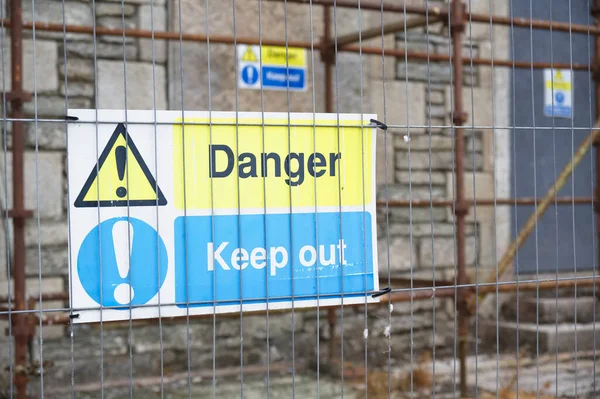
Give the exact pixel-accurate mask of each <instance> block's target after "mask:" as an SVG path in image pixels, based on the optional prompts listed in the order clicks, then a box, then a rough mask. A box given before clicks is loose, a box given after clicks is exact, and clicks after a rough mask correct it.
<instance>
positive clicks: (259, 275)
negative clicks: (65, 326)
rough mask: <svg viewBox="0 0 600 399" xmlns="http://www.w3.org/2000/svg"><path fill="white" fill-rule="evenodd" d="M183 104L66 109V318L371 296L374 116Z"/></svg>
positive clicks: (326, 302) (374, 286) (374, 281)
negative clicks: (70, 119)
mask: <svg viewBox="0 0 600 399" xmlns="http://www.w3.org/2000/svg"><path fill="white" fill-rule="evenodd" d="M96 112H97V118H96ZM185 115H186V117H185V119H182V118H181V112H179V111H157V112H156V113H155V112H154V111H131V110H128V111H127V118H125V112H124V111H116V110H98V111H96V110H70V111H69V116H74V117H77V118H78V121H77V122H75V123H70V124H69V129H68V139H69V141H68V143H69V157H68V172H69V179H68V182H69V198H70V205H69V216H70V218H71V220H74V221H76V223H71V224H70V236H71V240H70V252H71V256H70V274H71V278H70V282H71V287H70V288H71V290H70V291H71V292H72V296H71V306H72V308H73V311H74V313H76V314H77V315H78V317H77V318H76V319H74V321H75V322H77V323H84V322H96V321H99V320H100V319H102V320H104V321H110V320H128V319H129V318H133V319H140V318H154V317H158V315H159V309H160V314H161V315H162V316H163V317H172V316H183V315H186V314H190V315H194V314H206V313H211V314H212V313H213V312H216V313H227V312H240V311H255V310H265V309H267V308H268V309H286V308H291V307H292V306H293V307H297V308H298V307H310V306H317V303H318V304H319V305H320V306H331V305H340V304H342V303H343V304H351V303H365V301H367V302H373V301H377V299H374V298H372V296H371V294H372V293H373V292H374V291H377V290H378V289H379V284H378V271H377V270H378V269H377V251H376V248H377V234H376V217H375V201H374V198H375V175H374V173H375V137H376V132H375V127H374V126H372V125H370V122H369V121H370V119H372V118H373V119H375V118H376V117H375V115H363V116H362V117H361V116H360V115H355V114H340V115H337V114H316V115H314V116H313V114H290V115H288V114H287V113H265V114H264V115H263V114H261V113H238V114H237V115H236V113H226V112H212V113H211V114H209V113H207V112H191V111H190V112H188V111H186V112H185ZM155 118H156V119H155Z"/></svg>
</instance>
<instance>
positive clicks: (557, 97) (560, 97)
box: [554, 92, 565, 104]
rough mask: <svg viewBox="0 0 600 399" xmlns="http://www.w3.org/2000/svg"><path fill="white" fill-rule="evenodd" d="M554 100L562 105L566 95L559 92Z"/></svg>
mask: <svg viewBox="0 0 600 399" xmlns="http://www.w3.org/2000/svg"><path fill="white" fill-rule="evenodd" d="M554 99H555V100H556V102H557V103H559V104H561V103H562V102H563V101H565V95H564V94H563V93H561V92H558V93H556V95H554Z"/></svg>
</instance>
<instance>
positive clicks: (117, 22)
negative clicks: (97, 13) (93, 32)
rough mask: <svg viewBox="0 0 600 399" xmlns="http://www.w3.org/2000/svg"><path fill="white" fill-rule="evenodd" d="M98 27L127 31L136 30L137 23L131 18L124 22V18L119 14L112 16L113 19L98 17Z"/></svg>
mask: <svg viewBox="0 0 600 399" xmlns="http://www.w3.org/2000/svg"><path fill="white" fill-rule="evenodd" d="M96 25H97V26H100V27H104V28H109V29H119V30H121V29H123V27H124V28H125V29H133V28H135V27H136V26H135V21H134V20H133V19H131V18H125V21H123V18H122V17H121V15H120V14H119V15H118V16H112V17H97V18H96ZM114 37H119V36H114Z"/></svg>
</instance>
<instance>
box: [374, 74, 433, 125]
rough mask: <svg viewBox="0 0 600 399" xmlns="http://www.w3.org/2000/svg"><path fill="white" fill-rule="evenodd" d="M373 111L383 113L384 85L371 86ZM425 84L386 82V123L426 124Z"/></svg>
mask: <svg viewBox="0 0 600 399" xmlns="http://www.w3.org/2000/svg"><path fill="white" fill-rule="evenodd" d="M370 89H371V93H372V94H371V99H372V102H371V105H372V109H373V112H375V113H377V114H378V115H383V113H384V112H383V111H384V108H383V105H384V103H383V86H382V85H373V86H372V87H371V88H370ZM425 91H426V90H425V85H423V84H421V83H408V85H407V84H406V83H405V82H403V81H392V82H388V83H387V84H386V91H385V96H386V98H385V101H386V114H387V119H386V123H387V124H388V125H405V126H406V125H410V126H425V125H426V124H427V122H426V119H425Z"/></svg>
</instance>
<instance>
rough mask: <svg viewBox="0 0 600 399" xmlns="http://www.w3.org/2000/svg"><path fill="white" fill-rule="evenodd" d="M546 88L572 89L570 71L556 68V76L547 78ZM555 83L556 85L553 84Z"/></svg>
mask: <svg viewBox="0 0 600 399" xmlns="http://www.w3.org/2000/svg"><path fill="white" fill-rule="evenodd" d="M545 80H546V88H547V89H550V90H553V87H554V90H565V91H566V90H569V91H570V90H571V74H570V71H567V72H566V73H565V72H562V71H561V70H560V69H555V70H554V76H553V77H550V78H546V79H545ZM553 85H554V86H553Z"/></svg>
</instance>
